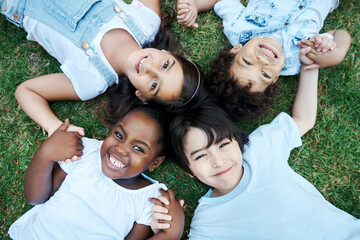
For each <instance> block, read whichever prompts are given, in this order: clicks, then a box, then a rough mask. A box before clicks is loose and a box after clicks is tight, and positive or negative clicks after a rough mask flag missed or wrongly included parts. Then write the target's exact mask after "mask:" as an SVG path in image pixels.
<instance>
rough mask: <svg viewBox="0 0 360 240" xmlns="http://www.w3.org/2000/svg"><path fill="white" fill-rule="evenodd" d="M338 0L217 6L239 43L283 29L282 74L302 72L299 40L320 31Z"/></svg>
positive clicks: (231, 1) (234, 1)
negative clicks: (283, 56) (283, 58)
mask: <svg viewBox="0 0 360 240" xmlns="http://www.w3.org/2000/svg"><path fill="white" fill-rule="evenodd" d="M338 3H339V1H338V0H250V1H249V3H248V4H247V6H246V7H245V6H243V5H242V4H241V3H240V0H222V1H220V2H219V3H217V4H216V5H215V7H214V10H215V12H216V13H217V14H218V15H219V17H221V18H222V20H223V26H224V33H225V35H226V36H227V38H228V39H229V41H230V43H231V44H232V45H233V46H235V45H237V44H239V43H241V44H244V43H246V42H247V41H248V40H250V39H252V38H259V37H268V36H269V35H271V34H272V33H274V32H277V31H280V32H281V37H282V40H283V42H282V49H283V52H284V55H285V65H284V68H283V69H282V71H281V74H282V75H294V74H297V73H299V72H300V68H301V62H300V59H299V51H300V48H299V46H298V45H297V42H298V41H299V40H301V39H304V38H305V39H309V38H311V37H312V36H314V35H315V34H317V33H319V31H320V29H321V28H322V26H323V24H324V20H325V18H326V16H327V15H328V13H329V12H331V11H332V10H334V9H335V8H336V7H337V6H338Z"/></svg>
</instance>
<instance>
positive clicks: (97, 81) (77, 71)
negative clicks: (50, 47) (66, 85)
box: [60, 55, 108, 101]
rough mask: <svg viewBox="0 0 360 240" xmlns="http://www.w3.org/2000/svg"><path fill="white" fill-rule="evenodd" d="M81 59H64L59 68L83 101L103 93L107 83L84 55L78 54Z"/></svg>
mask: <svg viewBox="0 0 360 240" xmlns="http://www.w3.org/2000/svg"><path fill="white" fill-rule="evenodd" d="M78 57H79V58H81V59H75V60H74V59H73V58H75V56H74V57H72V59H71V60H70V59H66V60H65V62H64V63H63V64H62V65H61V67H60V68H61V70H62V71H63V72H64V73H65V75H66V76H67V77H68V78H69V79H70V81H71V83H72V84H73V86H74V89H75V92H76V94H77V95H78V96H79V98H80V99H81V100H83V101H86V100H89V99H93V98H95V97H97V96H98V95H100V94H102V93H104V92H105V91H106V89H107V86H108V85H107V84H106V82H105V80H104V78H103V77H102V76H101V74H100V73H99V72H98V71H97V69H96V68H95V67H94V66H93V65H92V64H91V62H90V61H88V59H83V58H84V57H85V58H87V56H86V55H83V56H78Z"/></svg>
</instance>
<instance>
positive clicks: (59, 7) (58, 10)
mask: <svg viewBox="0 0 360 240" xmlns="http://www.w3.org/2000/svg"><path fill="white" fill-rule="evenodd" d="M99 1H101V0H75V1H73V0H71V1H64V0H46V1H43V9H44V11H46V12H48V13H49V14H50V15H51V16H53V17H54V18H56V19H57V20H58V21H59V22H61V23H62V24H63V25H64V26H65V27H66V28H68V29H69V30H70V31H72V32H74V31H75V29H76V26H77V24H78V22H79V20H80V19H81V18H83V17H84V15H85V14H86V13H87V12H88V11H89V10H90V8H91V7H92V6H93V5H94V4H95V3H97V2H99Z"/></svg>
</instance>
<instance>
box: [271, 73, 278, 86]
mask: <svg viewBox="0 0 360 240" xmlns="http://www.w3.org/2000/svg"><path fill="white" fill-rule="evenodd" d="M279 77H280V73H279V74H278V75H277V76H276V78H274V80H273V81H272V83H271V84H273V83H276V82H277V81H278V80H279Z"/></svg>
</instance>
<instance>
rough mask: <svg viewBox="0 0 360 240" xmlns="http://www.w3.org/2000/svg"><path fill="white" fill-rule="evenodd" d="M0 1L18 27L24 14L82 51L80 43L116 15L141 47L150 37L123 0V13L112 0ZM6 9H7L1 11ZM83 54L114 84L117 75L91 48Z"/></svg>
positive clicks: (88, 39) (89, 38) (6, 13)
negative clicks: (17, 17) (129, 12)
mask: <svg viewBox="0 0 360 240" xmlns="http://www.w3.org/2000/svg"><path fill="white" fill-rule="evenodd" d="M0 3H1V6H6V7H4V8H2V10H1V13H2V14H4V15H6V17H7V18H8V20H9V21H11V22H13V23H14V24H15V25H17V26H20V27H21V25H22V20H23V17H24V15H27V16H29V17H31V18H33V19H36V20H37V21H39V22H42V23H44V24H46V25H48V26H49V27H51V28H52V29H54V30H56V31H58V32H59V33H60V34H62V35H63V36H64V37H66V38H68V39H69V40H71V41H72V42H73V43H74V44H75V45H76V46H77V47H79V48H80V49H82V50H83V48H82V44H83V43H88V45H89V46H90V43H92V41H93V39H94V38H95V36H96V34H97V32H98V30H99V29H100V27H101V26H102V25H103V24H104V23H106V22H107V21H109V20H110V19H111V18H112V17H114V16H116V15H119V16H121V18H122V19H123V20H124V23H125V24H126V25H127V26H128V28H129V29H130V30H131V31H132V32H133V33H134V35H135V38H137V40H138V42H139V43H140V45H141V46H143V45H145V44H146V43H147V42H148V40H149V39H148V37H147V36H146V35H145V34H144V33H143V31H142V30H141V28H140V27H139V26H138V25H137V23H136V22H135V20H134V19H133V18H132V17H131V16H128V15H127V14H124V12H125V13H126V9H127V8H128V6H129V5H128V4H126V3H124V2H122V1H121V3H120V4H119V6H120V8H121V10H122V11H123V12H121V13H120V14H118V13H117V12H116V11H115V10H114V6H116V5H118V4H117V3H116V2H114V1H113V0H76V1H73V0H0ZM5 8H6V11H3V9H5ZM15 13H17V14H18V16H19V19H18V20H16V19H14V17H13V15H14V14H15ZM84 54H86V55H88V56H89V58H90V61H91V62H92V63H93V64H94V66H95V67H96V68H97V69H98V71H99V72H100V73H101V74H102V76H103V77H104V78H105V80H106V82H107V83H108V85H109V86H111V85H112V84H114V83H115V80H116V79H117V76H116V75H114V74H113V73H112V72H111V71H110V70H109V69H108V68H107V67H106V65H105V64H104V63H103V61H102V60H101V58H100V57H99V56H98V55H97V54H96V53H94V51H91V47H90V48H89V49H87V50H86V51H84Z"/></svg>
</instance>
